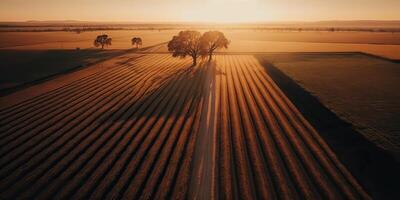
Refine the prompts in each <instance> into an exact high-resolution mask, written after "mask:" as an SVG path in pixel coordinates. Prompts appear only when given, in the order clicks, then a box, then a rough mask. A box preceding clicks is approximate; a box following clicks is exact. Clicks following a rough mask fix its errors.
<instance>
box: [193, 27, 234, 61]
mask: <svg viewBox="0 0 400 200" xmlns="http://www.w3.org/2000/svg"><path fill="white" fill-rule="evenodd" d="M200 43H201V47H202V49H203V51H202V53H204V55H208V56H209V57H208V59H209V60H211V59H212V55H213V53H214V51H215V50H217V49H221V48H225V49H226V48H228V45H229V43H230V41H229V40H228V39H227V38H226V37H225V35H224V33H222V32H220V31H208V32H205V33H204V34H203V36H202V37H201V41H200Z"/></svg>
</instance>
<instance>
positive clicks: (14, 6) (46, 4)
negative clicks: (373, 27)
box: [0, 0, 400, 22]
mask: <svg viewBox="0 0 400 200" xmlns="http://www.w3.org/2000/svg"><path fill="white" fill-rule="evenodd" d="M0 1H1V2H0V21H27V20H82V21H118V22H170V21H174V22H181V21H186V22H266V21H321V20H400V0H68V1H67V0H0Z"/></svg>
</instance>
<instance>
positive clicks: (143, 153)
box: [0, 53, 369, 199]
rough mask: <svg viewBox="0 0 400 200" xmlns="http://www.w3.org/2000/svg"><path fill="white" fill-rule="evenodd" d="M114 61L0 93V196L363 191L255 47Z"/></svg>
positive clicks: (357, 194) (290, 195)
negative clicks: (210, 55) (204, 55)
mask: <svg viewBox="0 0 400 200" xmlns="http://www.w3.org/2000/svg"><path fill="white" fill-rule="evenodd" d="M111 60H114V61H113V62H111V61H109V62H108V63H107V64H105V65H106V67H103V68H101V69H99V68H98V67H97V68H96V66H93V68H96V69H97V70H92V71H84V72H86V73H85V74H83V75H82V74H81V75H79V73H81V72H79V71H78V72H75V75H74V76H73V77H72V76H71V77H70V79H65V77H60V78H56V79H53V80H50V81H47V82H45V83H41V84H39V85H35V86H32V87H30V88H27V89H25V90H22V91H19V92H16V93H14V94H12V95H9V96H6V97H3V98H2V99H1V111H0V116H1V119H0V122H1V126H0V128H1V131H0V132H1V135H0V137H1V139H0V142H1V144H0V146H1V149H0V153H1V158H2V159H1V161H0V162H1V163H0V179H1V180H2V181H1V182H0V192H1V195H2V197H4V198H6V199H7V198H8V199H9V198H21V199H23V198H32V197H36V198H40V199H47V198H57V199H87V198H93V199H100V198H128V199H154V198H156V199H158V198H167V197H169V198H178V199H185V198H203V199H207V198H212V197H221V198H228V199H230V198H241V199H251V198H261V199H268V198H273V197H275V198H282V199H296V198H308V199H314V198H317V199H318V198H324V199H326V198H331V199H340V198H349V199H360V198H369V195H368V194H367V193H366V191H365V190H364V188H363V187H362V186H360V184H359V183H358V181H357V180H356V179H355V178H354V177H353V176H352V175H351V173H350V172H349V171H348V170H347V169H346V167H345V166H344V165H343V164H342V162H341V161H340V160H339V159H338V158H337V156H336V155H335V153H334V152H333V151H332V149H331V148H330V147H329V146H328V145H327V143H326V142H325V141H324V139H323V138H322V137H321V136H320V135H319V133H318V132H317V131H316V130H315V129H314V128H313V127H312V126H311V125H310V124H309V123H308V121H307V120H306V119H305V118H304V117H303V116H302V114H301V113H300V112H299V111H298V110H297V109H296V107H295V106H294V105H293V104H292V103H291V102H290V101H289V99H288V98H287V97H286V96H285V94H284V93H283V92H282V91H281V90H280V89H279V87H278V86H277V85H276V84H275V83H274V81H272V79H271V77H270V76H269V75H268V74H267V73H266V72H265V70H264V68H263V66H261V65H260V63H259V62H258V60H257V59H256V58H255V57H253V56H251V55H218V56H217V57H216V59H215V60H214V61H213V62H202V63H200V64H199V65H198V66H197V67H195V68H192V69H190V68H188V66H190V62H191V61H190V60H187V59H183V60H181V59H175V58H171V57H170V56H169V55H164V54H151V55H148V54H136V53H132V54H129V55H124V56H120V57H117V58H114V59H111ZM117 60H118V62H117ZM86 70H90V69H86ZM63 78H64V79H63ZM61 79H63V80H62V81H60V80H61ZM21 96H23V98H19V97H21Z"/></svg>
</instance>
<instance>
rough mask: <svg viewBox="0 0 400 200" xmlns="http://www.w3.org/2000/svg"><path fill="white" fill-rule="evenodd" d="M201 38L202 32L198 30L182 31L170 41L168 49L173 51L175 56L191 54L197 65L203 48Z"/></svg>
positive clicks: (194, 63) (182, 56)
mask: <svg viewBox="0 0 400 200" xmlns="http://www.w3.org/2000/svg"><path fill="white" fill-rule="evenodd" d="M200 39H201V34H200V32H198V31H181V32H179V34H178V35H176V36H174V37H173V38H172V40H171V41H169V42H168V51H169V52H172V56H173V57H181V58H184V57H186V56H191V57H192V59H193V66H195V65H196V64H197V58H198V57H199V56H200V55H201V50H202V49H201V44H200Z"/></svg>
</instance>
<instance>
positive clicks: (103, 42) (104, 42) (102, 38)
mask: <svg viewBox="0 0 400 200" xmlns="http://www.w3.org/2000/svg"><path fill="white" fill-rule="evenodd" d="M111 40H112V39H111V38H110V37H108V35H106V34H103V35H99V36H97V38H96V39H95V40H94V42H93V44H94V46H95V47H99V46H101V48H102V49H104V46H110V45H111Z"/></svg>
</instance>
